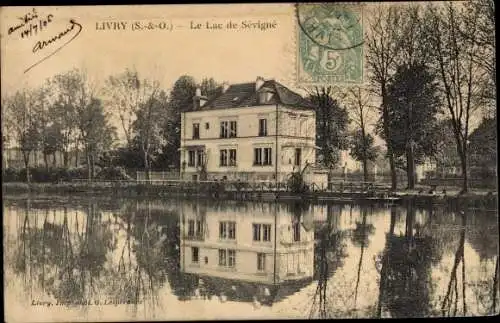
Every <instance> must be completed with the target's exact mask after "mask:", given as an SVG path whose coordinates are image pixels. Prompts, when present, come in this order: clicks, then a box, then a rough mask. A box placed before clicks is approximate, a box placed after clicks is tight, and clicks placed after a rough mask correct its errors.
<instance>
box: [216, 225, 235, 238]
mask: <svg viewBox="0 0 500 323" xmlns="http://www.w3.org/2000/svg"><path fill="white" fill-rule="evenodd" d="M219 238H220V239H230V240H235V239H236V222H232V221H225V222H219Z"/></svg>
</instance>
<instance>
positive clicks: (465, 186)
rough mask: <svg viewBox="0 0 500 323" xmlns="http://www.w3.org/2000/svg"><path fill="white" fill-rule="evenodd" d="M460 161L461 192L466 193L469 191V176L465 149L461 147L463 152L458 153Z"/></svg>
mask: <svg viewBox="0 0 500 323" xmlns="http://www.w3.org/2000/svg"><path fill="white" fill-rule="evenodd" d="M460 163H461V166H462V177H463V181H462V193H467V192H468V191H469V177H468V174H467V151H466V150H465V149H463V153H462V154H460Z"/></svg>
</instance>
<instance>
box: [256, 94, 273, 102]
mask: <svg viewBox="0 0 500 323" xmlns="http://www.w3.org/2000/svg"><path fill="white" fill-rule="evenodd" d="M272 97H273V93H272V92H269V91H262V92H260V93H259V103H260V104H265V103H269V101H270V100H271V98H272Z"/></svg>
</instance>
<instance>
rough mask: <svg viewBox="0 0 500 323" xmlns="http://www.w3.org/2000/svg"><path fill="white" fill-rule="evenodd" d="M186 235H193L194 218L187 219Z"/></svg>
mask: <svg viewBox="0 0 500 323" xmlns="http://www.w3.org/2000/svg"><path fill="white" fill-rule="evenodd" d="M188 236H189V237H193V236H194V220H188Z"/></svg>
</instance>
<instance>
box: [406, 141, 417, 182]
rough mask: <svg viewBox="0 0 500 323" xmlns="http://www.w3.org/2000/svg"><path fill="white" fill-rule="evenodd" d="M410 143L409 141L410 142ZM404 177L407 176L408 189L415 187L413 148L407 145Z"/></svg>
mask: <svg viewBox="0 0 500 323" xmlns="http://www.w3.org/2000/svg"><path fill="white" fill-rule="evenodd" d="M410 145H411V143H410ZM406 166H407V167H406V177H407V178H408V189H410V190H412V189H414V188H415V159H414V158H413V149H412V147H409V148H408V149H407V151H406Z"/></svg>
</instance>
